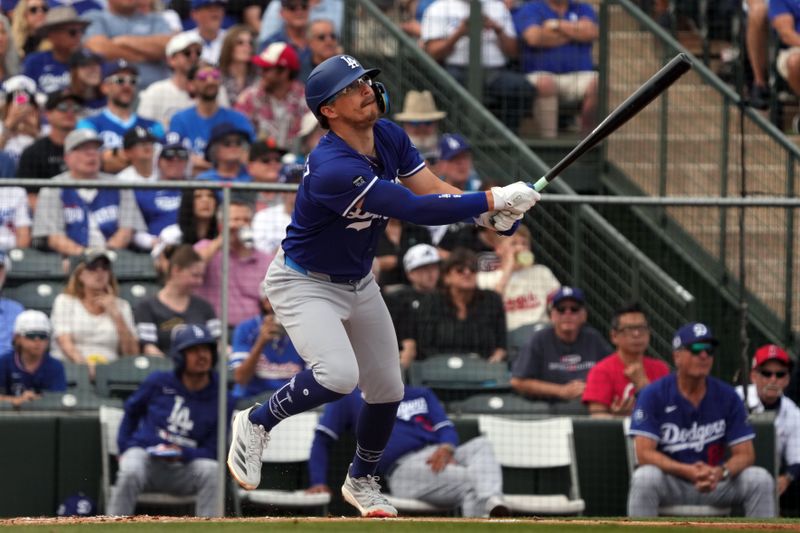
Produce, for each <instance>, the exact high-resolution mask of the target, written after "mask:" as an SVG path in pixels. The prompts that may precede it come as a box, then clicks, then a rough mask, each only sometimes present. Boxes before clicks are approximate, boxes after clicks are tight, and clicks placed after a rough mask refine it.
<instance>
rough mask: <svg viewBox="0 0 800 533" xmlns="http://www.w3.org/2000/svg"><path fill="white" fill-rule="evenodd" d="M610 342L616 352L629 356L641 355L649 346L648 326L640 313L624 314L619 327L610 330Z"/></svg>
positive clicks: (621, 316) (620, 318)
mask: <svg viewBox="0 0 800 533" xmlns="http://www.w3.org/2000/svg"><path fill="white" fill-rule="evenodd" d="M611 342H612V343H613V344H614V346H616V347H617V350H619V351H620V352H622V353H624V354H629V355H643V354H644V352H645V350H647V346H648V345H649V344H650V326H648V324H647V319H646V318H645V316H644V315H643V314H642V313H625V314H624V315H620V317H619V327H618V328H617V329H612V330H611Z"/></svg>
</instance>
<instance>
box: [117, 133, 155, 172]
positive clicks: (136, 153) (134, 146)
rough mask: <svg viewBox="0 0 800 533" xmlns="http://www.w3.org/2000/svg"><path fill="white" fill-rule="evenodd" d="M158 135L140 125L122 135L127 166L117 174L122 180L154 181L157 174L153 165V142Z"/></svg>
mask: <svg viewBox="0 0 800 533" xmlns="http://www.w3.org/2000/svg"><path fill="white" fill-rule="evenodd" d="M156 141H158V137H156V136H155V135H153V134H152V133H150V132H149V131H147V130H146V129H145V128H143V127H142V126H134V127H132V128H131V129H129V130H128V131H126V132H125V135H123V136H122V148H123V150H124V157H125V160H126V161H128V163H130V165H129V166H127V167H125V168H124V169H122V170H121V171H120V172H119V173H118V174H117V179H120V180H123V181H155V180H156V179H158V174H157V173H156V171H155V168H154V165H153V159H154V158H153V155H154V153H155V144H154V143H155V142H156Z"/></svg>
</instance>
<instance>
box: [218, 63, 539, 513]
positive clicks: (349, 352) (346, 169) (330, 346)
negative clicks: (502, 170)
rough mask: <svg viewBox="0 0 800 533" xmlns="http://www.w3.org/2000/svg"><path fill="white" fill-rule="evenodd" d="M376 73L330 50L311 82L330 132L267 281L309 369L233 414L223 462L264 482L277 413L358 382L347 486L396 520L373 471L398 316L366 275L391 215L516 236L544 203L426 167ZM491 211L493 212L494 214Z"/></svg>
mask: <svg viewBox="0 0 800 533" xmlns="http://www.w3.org/2000/svg"><path fill="white" fill-rule="evenodd" d="M379 73H380V71H379V70H378V69H365V68H364V67H362V66H361V63H359V62H358V60H356V59H355V58H354V57H352V56H349V55H337V56H334V57H332V58H330V59H328V60H326V61H324V62H322V63H321V64H320V65H318V66H317V67H316V68H315V69H314V70H313V71H312V72H311V75H310V76H309V78H308V81H307V82H306V103H307V104H308V107H309V109H311V111H312V112H313V113H314V115H315V116H316V117H317V120H318V121H319V122H320V125H322V127H324V128H325V129H329V130H330V131H329V132H328V133H327V134H326V135H325V136H323V137H322V139H321V140H320V141H319V144H318V145H317V147H316V148H315V149H314V150H313V151H312V152H311V154H310V155H309V158H308V162H307V164H306V168H305V171H304V174H303V180H302V183H301V184H300V187H299V189H298V191H297V200H296V203H295V207H294V212H293V213H292V221H291V223H290V224H289V226H288V228H287V232H286V238H285V239H284V241H283V243H282V246H281V250H279V252H278V254H277V255H276V257H275V259H274V260H273V262H272V264H271V265H270V267H269V270H268V272H267V275H266V278H265V280H264V282H263V283H264V287H265V290H266V294H267V296H268V297H269V300H270V302H271V303H272V307H273V308H274V310H275V313H276V315H277V316H278V318H279V319H280V321H281V323H282V324H283V325H284V326H285V327H286V330H287V332H288V333H289V336H290V337H291V339H292V342H293V343H294V345H295V346H296V347H297V349H298V351H299V353H300V355H301V356H302V357H303V359H304V360H305V361H306V364H307V367H308V368H307V369H306V370H304V371H302V372H300V373H298V374H296V375H295V377H294V378H293V379H292V380H291V381H290V382H289V383H287V384H286V385H285V386H284V387H282V388H281V389H279V390H278V391H276V392H275V394H273V395H272V397H271V398H270V399H269V401H268V402H267V403H266V404H264V405H254V406H253V407H250V408H249V409H247V410H244V411H242V412H240V413H238V414H237V416H236V417H235V419H234V422H233V436H232V442H231V447H230V450H229V452H228V468H229V469H230V471H231V474H232V475H233V477H234V478H235V479H236V481H237V482H238V483H239V484H240V485H241V486H242V487H244V488H245V489H249V490H252V489H255V488H256V487H258V485H259V483H260V481H261V454H262V452H263V449H264V447H265V446H266V445H267V443H268V441H269V432H270V430H272V428H273V427H275V426H276V425H277V424H278V423H279V422H280V421H281V420H283V419H285V418H287V417H289V416H292V415H295V414H298V413H301V412H304V411H307V410H309V409H312V408H314V407H317V406H319V405H322V404H324V403H327V402H331V401H333V400H337V399H339V398H341V397H343V396H345V395H346V394H349V393H350V392H352V391H353V389H355V387H356V386H357V385H358V386H360V388H361V390H362V392H363V395H364V400H365V405H364V407H363V408H362V409H361V412H360V414H359V418H358V424H357V428H356V441H357V446H356V453H355V456H354V457H353V461H352V464H351V465H350V467H349V470H348V475H347V477H346V479H345V482H344V485H343V486H342V495H343V497H344V498H345V500H346V501H347V502H348V503H350V504H351V505H353V506H354V507H356V508H357V509H358V511H359V512H360V513H361V515H362V516H369V517H393V516H397V510H396V509H395V508H394V507H392V506H391V505H390V504H389V502H388V501H387V500H386V498H385V497H384V496H383V495H382V494H381V492H380V487H379V485H378V483H377V478H376V477H375V472H376V469H377V466H378V463H379V461H380V459H381V455H382V454H383V451H384V448H385V447H386V443H387V441H388V439H389V436H390V434H391V432H392V427H393V426H394V420H395V416H396V413H397V406H398V404H399V402H400V401H401V400H402V399H403V382H402V380H401V377H400V354H399V353H398V349H397V341H396V337H395V333H394V327H393V325H392V320H391V317H390V316H389V312H388V310H387V309H386V306H385V305H384V303H383V298H381V295H380V290H379V288H378V285H377V283H376V282H375V278H374V276H373V275H372V273H371V269H372V261H373V259H374V257H375V249H376V246H377V242H378V237H379V236H380V235H381V234H382V233H383V231H384V227H385V226H386V223H387V220H388V219H389V218H390V217H391V218H396V219H400V220H405V221H408V222H412V223H415V224H423V225H430V226H433V225H442V224H452V223H454V222H459V221H462V220H464V219H469V218H472V219H473V220H474V221H475V223H476V224H480V225H483V226H486V227H491V228H493V229H495V230H497V231H498V232H500V233H502V234H506V235H510V234H512V233H513V232H514V230H515V229H516V227H517V226H518V225H519V219H521V218H522V216H523V214H524V213H525V212H526V211H527V210H528V209H530V208H531V207H533V206H534V205H535V204H536V202H537V201H538V200H539V199H540V196H539V194H538V193H537V192H536V191H534V190H533V189H531V188H530V187H528V186H527V185H526V184H525V183H523V182H521V181H519V182H516V183H513V184H511V185H507V186H505V187H493V188H492V189H491V191H486V192H476V193H462V191H460V190H458V189H456V188H455V187H453V186H451V185H448V184H446V183H445V182H444V181H442V180H440V179H439V178H438V177H437V176H436V175H435V174H433V172H431V171H430V169H428V168H427V167H426V166H425V163H424V161H423V159H422V157H421V156H420V154H419V152H418V151H417V149H416V148H415V147H414V145H413V144H412V143H411V141H410V140H409V138H408V136H407V135H406V134H405V133H404V132H403V130H402V129H401V128H400V127H399V126H397V125H395V124H393V123H392V122H389V121H388V120H385V119H381V118H380V116H381V115H382V114H384V113H385V112H386V111H387V108H388V105H389V99H388V95H387V93H386V90H385V88H384V86H383V84H381V83H379V82H376V81H375V77H376V76H377V75H378V74H379ZM492 217H494V218H492Z"/></svg>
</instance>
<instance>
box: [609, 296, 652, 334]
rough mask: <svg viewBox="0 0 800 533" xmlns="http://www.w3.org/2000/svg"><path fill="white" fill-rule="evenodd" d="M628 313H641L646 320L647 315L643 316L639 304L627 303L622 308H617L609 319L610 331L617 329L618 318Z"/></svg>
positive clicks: (642, 310)
mask: <svg viewBox="0 0 800 533" xmlns="http://www.w3.org/2000/svg"><path fill="white" fill-rule="evenodd" d="M630 313H641V314H643V315H645V318H647V315H646V314H645V312H644V309H642V306H641V305H639V302H629V303H626V304H625V305H623V306H622V307H618V308H617V309H616V310H615V311H614V315H613V316H612V317H611V329H613V330H617V329H619V318H620V317H621V316H622V315H627V314H630Z"/></svg>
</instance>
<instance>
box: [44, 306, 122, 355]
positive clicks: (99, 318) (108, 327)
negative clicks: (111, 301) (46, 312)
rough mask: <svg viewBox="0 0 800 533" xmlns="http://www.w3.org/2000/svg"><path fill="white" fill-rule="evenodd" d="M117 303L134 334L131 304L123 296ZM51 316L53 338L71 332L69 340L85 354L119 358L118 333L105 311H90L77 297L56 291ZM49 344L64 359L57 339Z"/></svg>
mask: <svg viewBox="0 0 800 533" xmlns="http://www.w3.org/2000/svg"><path fill="white" fill-rule="evenodd" d="M117 306H118V307H119V310H120V313H122V319H123V320H124V321H125V325H126V326H127V327H128V329H129V330H130V331H131V333H132V334H133V332H135V331H136V329H135V326H134V322H133V311H131V306H130V304H129V303H128V302H127V301H125V300H123V299H122V298H117ZM50 320H51V322H52V323H53V337H54V339H58V337H59V336H60V335H66V334H70V335H72V342H74V343H75V347H76V348H77V349H78V351H79V352H80V353H81V354H82V355H83V356H84V357H90V356H97V357H98V358H104V359H105V360H106V362H109V363H110V362H111V361H116V360H117V359H119V356H120V354H119V335H118V334H117V327H116V326H115V325H114V321H113V320H112V319H111V316H110V315H109V314H108V313H103V314H100V315H93V314H91V313H89V312H88V311H87V310H86V308H85V307H84V306H83V304H82V303H81V301H80V300H78V299H77V298H75V297H73V296H69V295H67V294H59V295H58V296H56V299H55V302H53V312H52V314H51V315H50ZM50 348H51V353H52V354H53V357H55V358H56V359H61V360H63V359H66V356H65V355H64V352H63V351H62V350H61V346H59V344H58V341H57V340H55V341H54V342H53V343H52V344H51V346H50Z"/></svg>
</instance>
